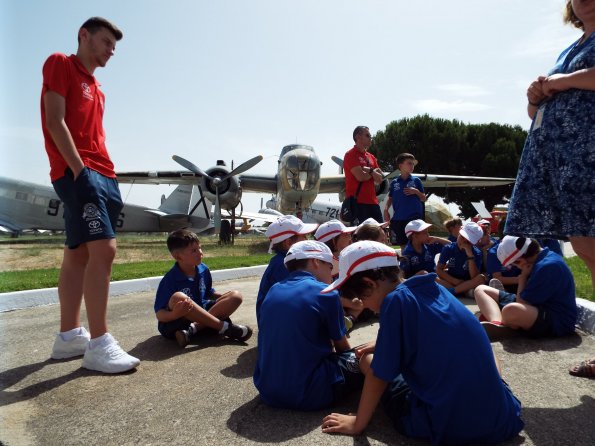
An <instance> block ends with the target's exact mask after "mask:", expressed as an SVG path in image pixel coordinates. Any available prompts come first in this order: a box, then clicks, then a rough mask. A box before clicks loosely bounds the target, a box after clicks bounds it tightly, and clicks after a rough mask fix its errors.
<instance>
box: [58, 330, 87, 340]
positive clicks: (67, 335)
mask: <svg viewBox="0 0 595 446" xmlns="http://www.w3.org/2000/svg"><path fill="white" fill-rule="evenodd" d="M81 331H82V330H81V327H76V328H73V329H72V330H68V331H63V332H61V333H60V336H62V339H63V340H64V341H66V342H68V341H72V340H73V339H74V338H75V337H76V336H78V335H80V334H81Z"/></svg>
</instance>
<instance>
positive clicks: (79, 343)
mask: <svg viewBox="0 0 595 446" xmlns="http://www.w3.org/2000/svg"><path fill="white" fill-rule="evenodd" d="M90 339H91V335H89V332H88V331H87V330H86V329H85V327H81V333H80V334H78V335H76V336H75V337H74V338H72V339H71V340H70V341H65V340H64V339H63V338H62V336H61V335H60V333H58V334H57V335H56V339H55V340H54V347H53V348H52V355H51V357H52V359H66V358H74V357H75V356H81V355H84V354H85V350H86V349H87V345H89V340H90Z"/></svg>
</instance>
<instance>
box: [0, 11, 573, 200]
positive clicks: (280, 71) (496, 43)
mask: <svg viewBox="0 0 595 446" xmlns="http://www.w3.org/2000/svg"><path fill="white" fill-rule="evenodd" d="M564 3H565V2H564V0H498V1H497V2H496V1H485V0H448V1H444V0H428V1H424V2H416V1H407V2H405V1H402V0H367V1H361V0H360V1H355V0H300V1H295V0H294V1H285V0H250V1H242V0H218V1H207V0H192V1H190V0H170V1H158V0H125V1H124V0H103V1H101V2H97V1H87V0H76V1H75V0H52V1H47V0H0V152H1V161H0V175H1V176H5V177H9V178H17V179H21V180H25V181H31V182H35V183H39V184H44V185H50V184H51V183H50V181H49V164H48V161H47V156H46V153H45V150H44V145H43V137H42V133H41V128H40V92H41V83H42V76H41V68H42V65H43V63H44V61H45V59H46V58H47V57H48V56H49V55H50V54H52V53H55V52H63V53H66V54H71V53H76V46H77V40H76V36H77V32H78V29H79V27H80V25H81V24H82V23H83V22H84V21H85V20H86V19H87V18H89V17H91V16H103V17H105V18H108V19H109V20H111V21H113V22H114V23H115V24H116V25H117V26H118V27H120V29H122V31H123V32H124V38H123V39H122V40H121V41H120V42H118V45H117V48H116V52H115V55H114V57H112V58H111V59H110V61H109V62H108V65H107V66H106V67H105V68H98V69H97V70H96V71H95V76H96V78H97V79H98V80H99V82H100V83H101V85H102V87H101V88H102V90H103V92H104V93H105V95H106V109H105V116H104V127H105V130H106V135H107V147H108V150H109V152H110V155H111V157H112V160H113V161H114V164H115V166H116V171H122V172H124V171H138V170H151V171H154V170H172V169H174V170H177V169H179V166H178V164H176V163H175V162H174V161H173V160H172V159H171V157H172V155H174V154H175V155H179V156H182V157H184V158H187V159H189V160H191V161H192V162H193V163H194V164H196V165H198V166H200V167H201V168H202V169H203V170H206V169H208V168H209V167H212V166H214V165H215V163H216V161H217V160H218V159H223V160H225V161H226V162H227V165H228V166H229V165H230V164H231V162H232V160H233V162H234V165H236V166H237V165H238V164H240V163H241V162H243V161H246V160H247V159H249V158H252V157H253V156H256V155H259V154H261V155H263V156H264V157H265V159H264V160H263V161H262V162H261V163H260V164H258V165H257V166H256V167H254V168H253V169H252V170H251V171H250V173H255V174H258V173H260V174H274V173H276V170H277V161H278V156H279V153H280V151H281V148H282V147H283V146H284V145H287V144H293V143H301V144H307V145H311V146H313V147H314V149H315V150H316V152H317V154H318V155H319V157H320V159H321V161H322V162H323V166H322V173H323V174H327V175H333V174H336V173H337V166H336V165H335V164H334V163H333V162H332V161H331V156H333V155H336V156H339V157H343V155H344V153H345V152H346V150H347V149H349V148H351V147H352V146H353V140H352V139H351V134H352V131H353V129H354V128H355V127H356V126H357V125H367V126H369V127H370V130H371V131H372V133H375V132H377V131H378V130H383V129H384V128H385V127H386V125H387V124H389V123H390V122H392V121H395V120H399V119H402V118H407V117H413V116H416V115H418V114H424V113H427V114H429V115H430V116H433V117H438V118H444V119H457V120H459V121H462V122H464V123H474V124H481V123H490V122H495V123H499V124H510V125H520V126H521V127H522V128H524V129H528V127H529V125H530V122H529V119H528V118H527V115H526V95H525V92H526V89H527V87H528V85H529V84H530V83H531V81H532V80H534V79H535V78H537V76H538V75H542V74H545V73H546V72H547V71H548V69H549V68H551V67H552V66H553V64H554V62H555V60H556V58H557V56H558V54H559V53H560V52H561V51H562V50H563V49H565V48H566V47H568V46H569V45H570V44H571V43H572V42H573V41H574V40H576V39H578V38H579V37H580V32H579V31H578V30H576V29H575V28H573V27H571V26H568V25H564V24H563V23H562V14H561V12H562V8H563V6H564ZM407 149H408V148H407V147H403V151H406V150H407ZM446 156H447V152H446ZM418 170H419V171H421V172H423V160H421V161H420V164H419V166H418ZM424 173H426V172H424ZM430 173H435V174H439V173H441V172H430ZM461 174H464V172H462V173H461ZM493 175H494V176H498V172H494V173H493ZM121 190H122V195H123V197H124V199H125V201H126V202H127V203H133V204H140V205H144V206H148V207H158V206H159V202H160V196H161V194H162V193H168V192H169V191H171V190H173V186H150V185H136V186H133V187H132V188H131V187H130V185H125V184H122V185H121ZM261 197H263V198H264V199H265V201H266V200H267V199H268V198H269V197H268V196H266V195H261V194H254V193H244V198H243V203H244V208H245V209H250V210H257V209H258V208H259V207H260V199H261ZM321 199H323V200H332V201H335V202H337V201H338V199H337V195H336V194H335V195H328V196H321Z"/></svg>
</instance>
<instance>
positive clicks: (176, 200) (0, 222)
mask: <svg viewBox="0 0 595 446" xmlns="http://www.w3.org/2000/svg"><path fill="white" fill-rule="evenodd" d="M197 197H198V194H197V193H196V188H195V187H193V186H192V185H180V186H178V187H177V188H176V189H175V190H174V191H173V192H172V193H171V194H170V195H169V196H168V197H167V199H165V198H163V199H162V203H161V206H159V208H157V209H149V208H146V207H143V206H136V205H133V204H125V205H124V208H123V209H122V212H121V213H120V218H119V219H118V223H117V229H118V231H120V232H169V231H173V230H175V229H179V228H182V227H188V228H190V229H192V230H194V231H196V232H201V231H204V230H206V229H208V228H209V227H212V226H213V225H212V223H211V220H210V218H209V217H207V215H208V211H207V209H208V208H209V207H210V203H207V202H205V201H202V202H201V201H200V200H199V199H198V198H197ZM63 215H64V206H63V205H62V201H61V200H60V199H59V198H58V196H57V195H56V193H55V192H54V189H53V188H52V187H49V186H42V185H39V184H34V183H29V182H25V181H20V180H13V179H10V178H3V177H0V226H2V227H3V228H5V229H6V230H7V231H8V232H11V233H12V234H14V235H18V234H19V233H20V232H22V231H24V230H50V231H63V230H64V218H63Z"/></svg>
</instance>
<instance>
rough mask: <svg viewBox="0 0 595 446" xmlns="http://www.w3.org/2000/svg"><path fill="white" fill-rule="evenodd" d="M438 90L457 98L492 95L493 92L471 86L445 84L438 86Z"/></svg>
mask: <svg viewBox="0 0 595 446" xmlns="http://www.w3.org/2000/svg"><path fill="white" fill-rule="evenodd" d="M436 88H437V89H438V90H441V91H444V92H447V93H452V94H453V95H456V96H464V97H477V96H486V95H489V94H491V92H490V91H488V90H486V89H485V88H483V87H480V86H478V85H471V84H443V85H438V86H437V87H436Z"/></svg>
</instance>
